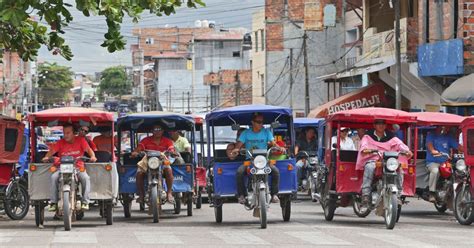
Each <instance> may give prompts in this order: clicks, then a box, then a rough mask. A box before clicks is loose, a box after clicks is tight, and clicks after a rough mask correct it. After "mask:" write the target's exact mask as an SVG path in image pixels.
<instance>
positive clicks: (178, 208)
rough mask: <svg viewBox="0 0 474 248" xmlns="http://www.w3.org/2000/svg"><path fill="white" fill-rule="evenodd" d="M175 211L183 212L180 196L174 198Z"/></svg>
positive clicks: (177, 212)
mask: <svg viewBox="0 0 474 248" xmlns="http://www.w3.org/2000/svg"><path fill="white" fill-rule="evenodd" d="M174 213H175V214H180V213H181V197H179V196H177V197H175V198H174Z"/></svg>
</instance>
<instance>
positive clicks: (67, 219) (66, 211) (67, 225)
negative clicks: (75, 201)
mask: <svg viewBox="0 0 474 248" xmlns="http://www.w3.org/2000/svg"><path fill="white" fill-rule="evenodd" d="M69 193H70V192H69V191H64V192H63V220H64V230H66V231H70V230H71V221H72V211H71V206H69V200H70V197H69Z"/></svg>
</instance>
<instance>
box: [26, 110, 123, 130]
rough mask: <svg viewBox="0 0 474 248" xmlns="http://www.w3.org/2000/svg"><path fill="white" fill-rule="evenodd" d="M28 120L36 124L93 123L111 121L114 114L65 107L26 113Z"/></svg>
mask: <svg viewBox="0 0 474 248" xmlns="http://www.w3.org/2000/svg"><path fill="white" fill-rule="evenodd" d="M28 120H29V121H30V122H35V123H37V124H36V125H37V126H39V125H47V124H48V122H57V124H56V123H55V124H56V125H54V126H59V125H61V124H64V123H76V122H92V123H93V124H94V125H95V124H96V123H99V122H113V121H114V115H113V114H112V113H110V112H105V111H101V110H96V109H91V108H79V107H65V108H54V109H47V110H43V111H40V112H36V113H31V114H29V115H28ZM38 124H39V125H38Z"/></svg>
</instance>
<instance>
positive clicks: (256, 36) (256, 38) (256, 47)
mask: <svg viewBox="0 0 474 248" xmlns="http://www.w3.org/2000/svg"><path fill="white" fill-rule="evenodd" d="M255 52H258V31H255Z"/></svg>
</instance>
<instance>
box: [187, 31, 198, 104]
mask: <svg viewBox="0 0 474 248" xmlns="http://www.w3.org/2000/svg"><path fill="white" fill-rule="evenodd" d="M192 34H193V35H192V37H191V59H192V67H193V68H192V70H191V73H192V75H191V76H192V79H191V100H192V102H193V104H194V103H195V101H194V87H195V84H196V69H195V67H196V56H195V50H194V31H193V33H192ZM188 111H189V108H188Z"/></svg>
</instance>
